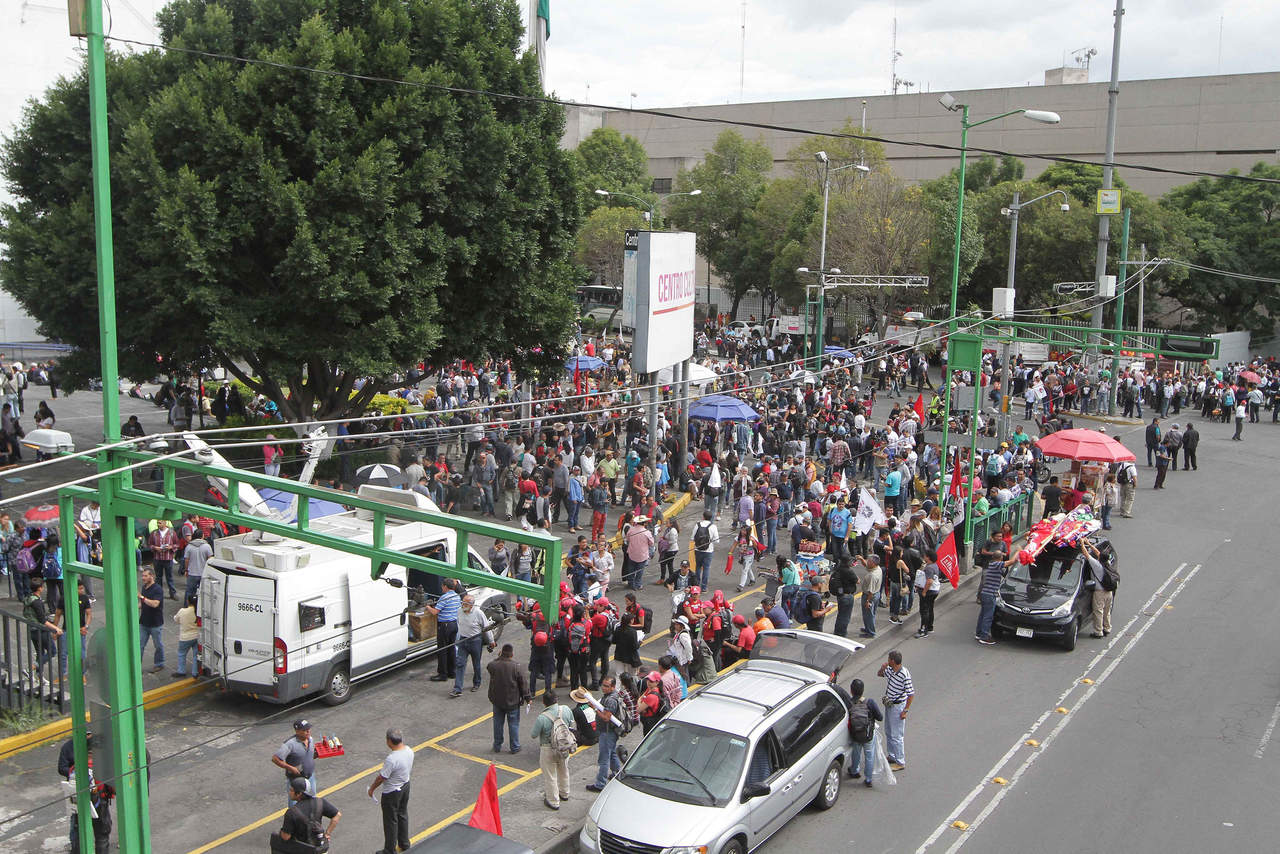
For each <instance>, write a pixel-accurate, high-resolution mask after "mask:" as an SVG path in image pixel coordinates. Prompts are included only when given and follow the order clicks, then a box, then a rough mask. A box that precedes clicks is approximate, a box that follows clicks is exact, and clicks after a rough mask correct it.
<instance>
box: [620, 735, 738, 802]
mask: <svg viewBox="0 0 1280 854" xmlns="http://www.w3.org/2000/svg"><path fill="white" fill-rule="evenodd" d="M746 755H747V740H746V739H745V738H740V737H738V736H735V735H730V734H729V733H727V732H721V731H720V730H715V729H708V728H707V727H703V726H696V725H693V724H687V723H682V722H680V721H663V722H661V723H659V724H658V725H657V726H656V727H654V728H653V731H652V732H650V733H649V735H647V736H646V737H645V739H644V741H642V742H640V746H639V747H638V748H636V752H635V753H633V754H631V758H630V759H629V760H627V764H626V765H624V766H623V768H622V773H621V774H619V775H618V779H619V780H620V781H622V782H623V783H625V784H626V785H628V786H630V787H631V788H633V789H637V790H639V791H641V792H646V793H648V794H651V795H655V796H656V797H660V798H667V799H670V800H673V801H679V802H681V803H686V804H701V805H703V806H717V807H718V806H723V805H724V804H725V803H727V802H728V801H729V799H730V798H732V797H733V796H734V794H735V793H736V792H737V789H738V780H739V779H741V777H742V766H743V763H744V762H746Z"/></svg>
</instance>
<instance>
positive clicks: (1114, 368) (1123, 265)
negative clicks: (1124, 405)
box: [1098, 208, 1147, 415]
mask: <svg viewBox="0 0 1280 854" xmlns="http://www.w3.org/2000/svg"><path fill="white" fill-rule="evenodd" d="M1129 213H1130V211H1129V209H1128V208H1125V209H1124V225H1123V226H1121V231H1120V271H1119V275H1118V276H1116V283H1117V285H1116V286H1117V287H1118V288H1119V291H1118V292H1117V293H1116V323H1115V326H1116V329H1119V330H1120V334H1119V335H1117V336H1116V339H1115V344H1116V349H1115V350H1113V351H1112V353H1111V383H1110V386H1111V387H1110V389H1109V390H1108V391H1107V414H1108V415H1111V414H1113V413H1114V412H1115V411H1116V386H1117V384H1118V383H1117V382H1116V380H1117V379H1118V378H1119V376H1120V342H1121V341H1122V340H1123V339H1124V293H1125V291H1126V290H1128V288H1127V287H1126V286H1125V281H1126V280H1127V279H1128V275H1129ZM1146 274H1147V271H1146V270H1142V271H1141V273H1140V274H1139V275H1143V276H1145V275H1146ZM1098 405H1099V406H1101V405H1102V401H1101V400H1098Z"/></svg>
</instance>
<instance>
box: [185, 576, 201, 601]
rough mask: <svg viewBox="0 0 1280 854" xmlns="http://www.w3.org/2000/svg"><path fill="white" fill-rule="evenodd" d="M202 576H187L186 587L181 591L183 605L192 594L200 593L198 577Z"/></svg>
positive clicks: (197, 594)
mask: <svg viewBox="0 0 1280 854" xmlns="http://www.w3.org/2000/svg"><path fill="white" fill-rule="evenodd" d="M202 577H203V576H199V575H188V576H187V589H186V590H184V591H183V593H182V603H183V604H184V605H185V604H186V602H187V600H188V599H190V598H191V597H192V596H199V595H200V579H201V578H202Z"/></svg>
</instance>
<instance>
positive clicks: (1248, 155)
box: [565, 68, 1280, 196]
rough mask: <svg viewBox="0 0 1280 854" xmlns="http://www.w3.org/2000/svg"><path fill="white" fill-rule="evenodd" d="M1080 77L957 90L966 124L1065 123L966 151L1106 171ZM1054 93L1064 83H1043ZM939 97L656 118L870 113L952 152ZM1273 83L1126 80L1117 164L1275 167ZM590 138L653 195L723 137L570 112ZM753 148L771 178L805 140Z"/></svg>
mask: <svg viewBox="0 0 1280 854" xmlns="http://www.w3.org/2000/svg"><path fill="white" fill-rule="evenodd" d="M1076 71H1078V69H1072V68H1067V69H1050V70H1049V71H1046V72H1045V78H1046V85H1043V86H1018V87H1011V88H1007V89H975V90H963V91H962V90H957V91H953V92H952V93H951V94H952V95H954V96H955V97H956V99H957V100H958V101H959V102H960V103H965V104H969V106H970V108H971V116H972V118H973V119H981V118H982V117H984V116H992V115H998V114H999V113H1003V112H1006V111H1008V110H1013V109H1017V108H1019V107H1021V108H1026V109H1041V110H1052V111H1054V112H1056V113H1058V114H1060V115H1061V116H1062V123H1061V124H1058V125H1042V124H1037V123H1035V122H1030V121H1027V120H1026V119H1021V118H1018V117H1011V118H1008V119H1003V120H1001V121H998V122H992V123H991V124H989V125H984V126H982V127H980V128H975V129H974V130H972V131H970V133H969V145H970V147H971V148H989V149H996V150H1001V151H1010V152H1017V153H1019V154H1024V155H1035V154H1040V155H1061V156H1067V157H1078V158H1083V159H1087V160H1095V161H1097V160H1101V159H1102V156H1103V150H1104V146H1105V142H1106V140H1105V136H1106V128H1107V84H1106V83H1105V82H1102V83H1084V82H1079V83H1077V82H1071V81H1072V80H1076V79H1079V78H1078V75H1077V74H1072V73H1070V72H1076ZM1049 81H1063V82H1061V83H1050V82H1049ZM940 94H942V93H941V92H915V93H911V94H901V95H873V96H867V97H866V98H860V97H856V96H855V97H850V98H824V99H819V100H812V101H779V102H774V103H758V104H724V105H715V106H706V107H674V108H671V109H664V110H663V112H667V113H672V114H674V115H677V116H690V117H698V118H706V117H715V118H721V119H727V120H732V121H744V122H759V123H765V124H770V125H777V126H786V127H797V128H806V129H812V130H818V131H835V130H838V129H839V128H840V127H842V126H843V125H844V123H845V122H846V120H849V119H852V120H853V121H854V122H855V123H856V122H857V121H858V120H859V117H860V116H861V112H862V104H863V102H864V101H865V102H866V106H867V127H868V128H869V132H870V133H872V134H873V135H875V136H878V137H883V138H886V139H900V140H910V141H915V142H922V143H937V144H941V145H951V146H958V145H959V144H960V119H959V116H958V115H956V114H954V113H950V112H948V111H947V110H945V109H943V107H942V105H941V104H939V103H938V96H939V95H940ZM1278 105H1280V72H1268V73H1263V74H1224V75H1217V76H1210V77H1180V78H1171V79H1163V80H1128V81H1123V82H1122V83H1121V84H1120V113H1119V125H1118V128H1117V132H1116V160H1117V162H1132V163H1141V164H1145V165H1151V166H1159V167H1164V168H1172V169H1193V170H1202V171H1209V172H1226V171H1228V170H1229V169H1240V170H1242V171H1243V170H1248V169H1249V168H1251V167H1252V166H1253V165H1254V164H1255V163H1257V162H1258V161H1259V160H1264V161H1267V162H1271V163H1275V162H1280V158H1278V156H1277V155H1278V151H1277V150H1278V149H1280V106H1278ZM596 127H611V128H616V129H617V130H618V131H619V132H621V133H623V134H630V135H631V136H634V137H635V138H636V139H638V140H639V141H640V143H641V144H642V145H644V147H645V150H646V151H647V152H648V153H649V172H650V174H651V175H652V176H653V177H654V182H655V189H656V190H658V191H659V192H662V191H663V190H666V189H668V182H669V180H670V179H673V178H674V177H675V176H676V173H677V172H679V170H680V169H681V168H689V167H691V166H693V165H695V164H696V163H698V162H699V161H700V160H701V159H702V157H703V155H704V154H705V153H706V151H707V150H708V149H710V148H711V146H712V145H713V144H714V143H715V138H716V137H717V136H718V135H719V134H720V132H721V131H722V130H724V129H725V127H726V125H719V124H709V123H703V122H690V121H682V120H681V119H678V118H665V117H657V116H650V115H645V114H643V113H629V112H626V111H619V110H607V111H601V110H578V109H571V110H570V120H569V128H568V131H567V132H566V136H565V145H566V147H570V148H572V147H574V146H575V145H577V142H578V141H579V140H581V139H583V138H585V136H586V135H587V134H589V133H591V131H592V130H594V129H595V128H596ZM738 130H739V131H740V132H742V133H743V134H744V135H745V136H747V137H748V138H752V137H759V138H762V139H763V140H764V142H765V144H766V145H768V146H769V150H770V151H772V152H773V159H774V168H775V172H776V173H778V174H782V173H783V172H785V171H786V167H787V152H788V151H789V150H791V149H792V148H793V147H794V146H795V145H796V144H797V143H798V142H800V140H801V139H803V135H802V134H797V133H793V132H788V131H782V130H757V129H755V128H749V127H748V128H742V127H740V128H738ZM885 153H886V155H887V156H888V159H889V164H890V165H891V166H892V167H893V170H894V171H895V172H896V173H897V174H899V175H901V176H903V177H905V178H907V179H909V180H912V181H924V180H928V179H930V178H936V177H938V176H939V175H942V174H945V173H946V172H948V171H950V170H951V169H954V168H955V167H956V166H957V165H958V164H959V155H958V153H955V152H950V151H943V150H937V149H929V148H919V147H916V146H911V145H894V144H889V145H886V146H885ZM1023 161H1024V162H1025V163H1026V167H1027V169H1026V174H1027V176H1028V177H1033V176H1035V175H1038V174H1039V173H1040V172H1041V171H1043V170H1044V168H1045V167H1046V166H1047V165H1048V161H1044V160H1037V159H1035V158H1029V157H1024V158H1023ZM1120 175H1121V177H1122V178H1123V179H1124V181H1125V182H1126V183H1127V184H1128V185H1129V186H1131V187H1133V188H1134V189H1137V190H1140V191H1142V192H1143V193H1146V194H1148V195H1151V196H1160V195H1162V194H1163V193H1165V192H1166V191H1167V190H1169V189H1170V188H1171V187H1176V186H1178V185H1179V184H1185V183H1188V182H1189V181H1191V180H1193V179H1192V178H1189V177H1187V176H1183V175H1170V174H1162V173H1158V172H1141V171H1138V170H1133V169H1122V170H1120Z"/></svg>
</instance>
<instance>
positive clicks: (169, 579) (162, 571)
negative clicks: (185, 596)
mask: <svg viewBox="0 0 1280 854" xmlns="http://www.w3.org/2000/svg"><path fill="white" fill-rule="evenodd" d="M155 570H156V581H158V582H160V583H161V584H164V585H165V586H167V587H168V588H169V592H170V593H171V594H173V595H175V596H176V595H177V593H178V591H177V589H176V588H174V586H173V558H169V559H168V560H163V559H161V558H156V560H155Z"/></svg>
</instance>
